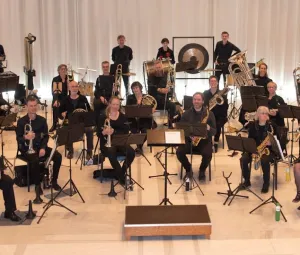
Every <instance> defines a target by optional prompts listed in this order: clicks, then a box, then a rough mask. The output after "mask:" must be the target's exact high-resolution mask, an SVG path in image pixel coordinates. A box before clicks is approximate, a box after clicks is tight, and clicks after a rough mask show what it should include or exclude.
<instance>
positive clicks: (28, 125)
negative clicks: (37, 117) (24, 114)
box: [24, 119, 35, 154]
mask: <svg viewBox="0 0 300 255" xmlns="http://www.w3.org/2000/svg"><path fill="white" fill-rule="evenodd" d="M29 132H32V126H31V119H30V120H29V124H26V125H25V127H24V133H25V135H27V134H28V133H29ZM28 147H29V148H28V151H27V154H34V153H35V150H34V149H33V139H30V140H29V145H28Z"/></svg>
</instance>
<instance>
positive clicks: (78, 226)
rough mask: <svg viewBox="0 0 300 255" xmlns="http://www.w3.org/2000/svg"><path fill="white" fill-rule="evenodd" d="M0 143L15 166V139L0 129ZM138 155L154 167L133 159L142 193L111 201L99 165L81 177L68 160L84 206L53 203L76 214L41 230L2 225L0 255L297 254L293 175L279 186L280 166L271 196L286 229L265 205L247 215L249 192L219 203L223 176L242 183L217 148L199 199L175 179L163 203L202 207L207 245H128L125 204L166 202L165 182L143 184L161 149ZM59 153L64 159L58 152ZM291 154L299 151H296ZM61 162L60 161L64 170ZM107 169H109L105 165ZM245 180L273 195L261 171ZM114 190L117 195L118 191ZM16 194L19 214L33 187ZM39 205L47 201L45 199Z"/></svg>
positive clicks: (52, 213)
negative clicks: (97, 175) (96, 175)
mask: <svg viewBox="0 0 300 255" xmlns="http://www.w3.org/2000/svg"><path fill="white" fill-rule="evenodd" d="M49 115H50V114H49ZM95 141H96V138H95ZM4 142H5V156H7V157H8V158H9V160H11V161H12V162H13V158H14V156H15V153H16V140H15V133H14V132H13V131H5V132H4ZM50 144H52V141H51V142H50ZM80 147H81V145H80V144H78V145H77V146H76V147H75V148H78V151H80ZM144 149H145V152H146V156H147V157H148V159H149V160H150V162H151V164H152V166H149V165H148V163H147V162H146V160H145V159H143V158H142V157H139V158H136V159H135V161H134V163H133V166H132V173H133V177H134V178H135V179H136V180H137V181H138V182H139V183H141V185H143V186H144V188H145V190H144V191H143V190H141V189H139V188H138V187H137V186H135V187H134V190H133V191H131V192H128V194H127V197H126V200H124V199H123V193H120V194H118V196H117V199H114V198H109V197H108V196H106V195H103V194H107V193H108V191H109V189H110V183H108V182H106V183H102V184H101V183H100V182H99V181H98V180H94V179H93V177H92V176H93V171H94V170H95V169H96V168H97V167H96V166H88V167H84V169H83V170H82V171H81V170H79V166H78V165H75V164H74V161H73V165H72V168H73V174H74V181H75V183H76V185H77V187H78V189H79V190H80V192H81V194H82V196H83V197H84V199H85V201H86V203H82V202H81V200H80V198H79V196H78V195H75V196H73V197H71V198H70V197H62V198H59V201H60V202H61V203H63V204H64V205H66V206H68V207H69V208H71V209H72V210H74V211H76V212H77V213H78V215H77V216H74V215H73V214H71V213H69V212H68V211H66V210H64V209H62V208H59V207H52V208H51V209H50V210H49V211H48V212H47V213H46V217H45V218H44V219H43V220H42V221H41V223H40V224H39V225H38V224H37V220H38V218H36V219H35V220H34V221H33V222H32V224H31V225H19V226H5V227H3V226H2V227H0V244H1V245H0V254H1V255H2V254H3V255H12V254H14V255H36V254H43V255H47V254H51V255H52V254H57V255H58V254H73V255H77V254H85V255H94V254H111V255H113V254H122V255H125V254H131V255H135V254H138V255H146V254H156V255H159V254H170V255H176V254H183V253H185V254H191V255H192V254H201V255H203V254H239V255H240V254H263V255H267V254H300V251H299V242H300V231H299V229H300V221H299V216H300V211H298V210H297V206H298V205H296V204H293V203H292V202H291V201H292V199H293V198H294V196H295V193H296V189H295V185H294V179H293V176H292V181H291V182H286V181H285V171H284V170H285V167H286V166H285V165H282V164H280V165H279V177H278V178H279V179H278V191H277V192H276V197H277V199H278V200H279V201H280V202H281V203H282V205H283V212H284V213H285V215H286V217H287V220H288V222H287V223H286V222H284V221H282V220H281V221H280V222H276V221H275V213H274V211H275V208H274V206H273V204H269V205H266V206H264V207H263V208H261V209H259V210H258V211H256V212H255V213H253V214H252V215H250V214H249V211H251V210H252V209H253V208H255V207H256V206H257V205H259V204H260V201H259V200H258V199H257V198H256V197H254V196H253V195H251V194H250V193H248V195H249V199H240V198H239V199H236V200H235V201H234V202H233V203H232V205H231V206H227V205H225V206H224V205H223V202H224V200H225V197H224V196H220V195H217V192H218V191H226V190H227V185H226V182H225V180H224V178H223V177H222V172H223V171H224V172H225V174H226V175H228V174H230V172H232V177H231V178H230V181H231V183H232V186H233V187H235V186H236V185H237V184H238V183H239V180H240V168H239V156H235V157H234V158H230V157H228V156H227V154H228V152H227V150H226V149H225V150H223V149H220V151H219V152H218V153H217V154H216V155H215V158H213V161H212V181H211V182H208V181H206V182H205V183H201V188H202V190H203V192H204V194H205V195H204V196H202V195H201V193H200V192H199V190H197V189H195V190H193V191H191V192H186V191H185V190H184V189H181V190H180V191H179V192H178V193H177V194H175V191H176V190H177V188H178V187H179V185H180V184H181V182H180V180H179V177H178V176H171V177H170V180H171V182H172V185H169V186H168V192H169V193H168V197H169V199H170V200H171V202H172V203H173V204H176V205H180V204H183V205H189V204H206V205H207V207H208V211H209V214H210V217H211V221H212V235H211V240H205V239H204V237H189V236H187V237H183V236H182V237H181V236H179V237H155V238H151V237H145V238H133V239H132V240H131V241H124V233H123V224H124V218H125V206H126V205H157V204H159V203H160V202H161V200H162V198H163V196H164V180H163V178H154V179H149V178H148V176H149V175H156V174H161V173H163V170H162V167H161V166H160V165H159V163H158V162H157V160H156V159H155V158H154V157H153V156H154V154H155V153H156V152H157V151H159V150H160V148H154V149H153V152H152V153H150V152H149V148H147V147H144ZM59 151H60V152H61V153H63V148H60V149H59ZM295 151H297V152H298V147H296V148H295ZM76 155H78V152H76V154H75V156H76ZM200 159H201V157H200V156H195V157H194V160H193V163H194V164H193V165H194V170H195V174H196V175H197V171H198V167H199V162H200ZM214 162H215V164H214ZM17 163H18V164H21V162H17ZM67 163H68V162H67V160H66V159H64V160H63V164H64V165H67ZM168 163H169V172H170V173H179V169H180V164H179V163H178V161H177V159H176V155H171V154H170V155H169V156H168ZM105 166H109V164H108V162H107V161H106V162H105ZM67 180H68V167H65V166H64V167H62V168H61V171H60V175H59V184H60V185H63V184H64V183H65V182H66V181H67ZM251 181H252V189H253V191H254V192H257V193H258V194H259V195H261V197H262V198H263V199H267V198H269V197H270V196H271V191H270V192H269V193H268V194H264V195H262V194H261V193H260V189H261V186H262V176H261V172H260V171H253V173H252V180H251ZM117 191H122V189H121V188H120V187H118V188H117ZM46 193H48V191H46ZM242 193H243V194H246V193H247V192H242ZM15 194H16V199H17V206H18V209H19V210H21V211H25V210H27V204H28V200H29V199H33V198H34V192H33V189H32V191H31V192H30V193H28V192H27V190H26V188H19V187H17V186H15ZM46 195H47V194H46ZM43 199H44V201H47V198H45V197H43ZM0 200H1V201H0V210H1V211H3V201H2V197H1V198H0ZM34 210H37V211H38V213H37V214H38V215H41V213H42V212H43V209H42V205H39V206H36V205H34ZM186 217H189V215H187V216H186Z"/></svg>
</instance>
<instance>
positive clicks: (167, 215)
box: [124, 205, 212, 240]
mask: <svg viewBox="0 0 300 255" xmlns="http://www.w3.org/2000/svg"><path fill="white" fill-rule="evenodd" d="M211 227H212V224H211V221H210V217H209V214H208V211H207V207H206V205H172V206H159V205H158V206H127V207H126V211H125V224H124V232H125V238H126V240H130V238H131V237H132V236H173V235H176V236H178V235H204V236H205V237H206V238H208V239H209V238H210V235H211Z"/></svg>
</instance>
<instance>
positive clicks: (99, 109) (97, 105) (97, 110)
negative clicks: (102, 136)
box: [94, 98, 107, 125]
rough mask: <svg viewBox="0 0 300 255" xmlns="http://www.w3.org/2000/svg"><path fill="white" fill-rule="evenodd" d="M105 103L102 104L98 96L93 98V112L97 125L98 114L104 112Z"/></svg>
mask: <svg viewBox="0 0 300 255" xmlns="http://www.w3.org/2000/svg"><path fill="white" fill-rule="evenodd" d="M106 107H107V105H105V104H103V103H102V102H101V100H100V99H99V98H95V99H94V112H95V118H96V124H97V125H98V121H99V116H100V114H105V109H106Z"/></svg>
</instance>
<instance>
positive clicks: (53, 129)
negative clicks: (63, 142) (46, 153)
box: [49, 125, 56, 133]
mask: <svg viewBox="0 0 300 255" xmlns="http://www.w3.org/2000/svg"><path fill="white" fill-rule="evenodd" d="M55 130H56V125H53V126H52V127H51V128H50V129H49V133H53V132H54V131H55Z"/></svg>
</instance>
